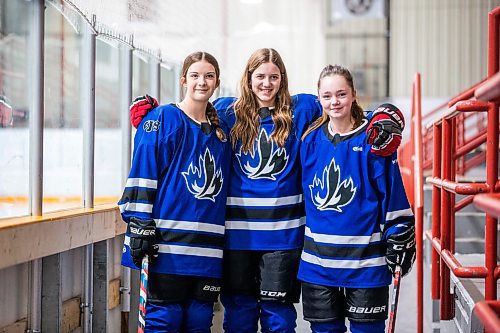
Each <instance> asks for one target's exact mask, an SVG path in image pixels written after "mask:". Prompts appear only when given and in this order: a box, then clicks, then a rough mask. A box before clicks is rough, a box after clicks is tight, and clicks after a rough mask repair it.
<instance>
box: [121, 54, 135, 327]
mask: <svg viewBox="0 0 500 333" xmlns="http://www.w3.org/2000/svg"><path fill="white" fill-rule="evenodd" d="M131 100H132V49H131V48H130V47H128V46H126V45H122V46H121V47H120V119H121V125H120V126H121V132H122V163H121V164H122V170H121V171H122V175H121V179H122V188H123V187H125V184H126V182H127V177H128V173H129V171H130V162H131V126H130V118H129V112H128V108H129V105H130V101H131ZM120 291H121V294H122V322H121V326H122V332H123V330H124V328H125V327H126V328H127V329H128V327H127V323H128V321H129V317H128V316H129V313H130V268H128V267H124V266H122V286H121V288H120Z"/></svg>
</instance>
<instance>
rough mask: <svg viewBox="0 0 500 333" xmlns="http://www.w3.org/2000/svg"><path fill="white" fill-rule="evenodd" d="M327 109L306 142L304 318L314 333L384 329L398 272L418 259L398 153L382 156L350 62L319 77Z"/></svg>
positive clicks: (302, 265)
mask: <svg viewBox="0 0 500 333" xmlns="http://www.w3.org/2000/svg"><path fill="white" fill-rule="evenodd" d="M318 97H319V100H320V103H321V106H322V108H323V115H322V117H321V118H319V119H318V120H317V121H316V122H315V123H314V124H313V125H312V126H311V127H310V128H309V129H308V130H307V131H306V133H305V134H304V136H303V141H302V143H301V147H300V159H301V164H302V188H303V191H304V201H305V209H306V216H307V221H306V227H305V241H304V249H303V251H302V255H301V261H300V268H299V274H298V277H299V279H300V280H302V281H303V283H302V300H303V311H304V318H305V319H306V320H307V321H309V322H310V323H311V329H312V331H313V332H315V333H333V332H346V330H347V328H346V326H345V318H346V317H347V318H348V319H349V322H350V330H351V332H354V333H357V332H384V329H385V320H386V318H387V314H388V285H389V284H390V283H391V271H394V269H395V267H396V266H400V268H401V274H402V275H405V274H407V273H408V271H409V270H410V268H411V265H412V263H413V260H414V257H415V235H414V226H413V225H414V218H413V213H412V211H411V209H410V206H409V204H408V200H407V198H406V194H405V191H404V188H403V184H402V181H401V176H400V173H399V168H398V165H397V157H396V154H393V155H392V156H390V157H380V156H375V155H374V154H371V153H370V146H369V145H368V144H367V143H366V127H367V125H368V120H367V119H366V118H364V116H363V110H362V109H361V108H360V106H359V105H358V104H357V101H356V91H355V89H354V84H353V79H352V76H351V74H350V73H349V71H348V70H347V69H346V68H343V67H341V66H332V65H329V66H327V67H325V68H324V69H323V71H322V72H321V75H320V77H319V81H318Z"/></svg>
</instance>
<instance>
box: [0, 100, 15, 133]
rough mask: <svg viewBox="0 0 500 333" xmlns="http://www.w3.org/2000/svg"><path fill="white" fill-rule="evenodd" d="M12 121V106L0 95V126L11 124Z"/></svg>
mask: <svg viewBox="0 0 500 333" xmlns="http://www.w3.org/2000/svg"><path fill="white" fill-rule="evenodd" d="M12 123H13V117H12V106H10V104H9V103H8V102H7V100H6V98H5V97H3V96H1V95H0V127H9V126H12Z"/></svg>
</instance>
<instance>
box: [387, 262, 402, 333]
mask: <svg viewBox="0 0 500 333" xmlns="http://www.w3.org/2000/svg"><path fill="white" fill-rule="evenodd" d="M400 286H401V267H400V266H396V269H395V270H394V284H393V288H392V299H391V312H390V314H389V329H388V330H387V332H388V333H394V330H395V328H396V314H397V312H398V303H399V288H400Z"/></svg>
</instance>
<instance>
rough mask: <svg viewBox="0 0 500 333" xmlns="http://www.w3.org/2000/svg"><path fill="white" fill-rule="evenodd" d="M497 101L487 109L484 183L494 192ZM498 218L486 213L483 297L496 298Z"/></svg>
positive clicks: (496, 163)
mask: <svg viewBox="0 0 500 333" xmlns="http://www.w3.org/2000/svg"><path fill="white" fill-rule="evenodd" d="M498 107H499V104H498V103H491V104H490V107H489V109H488V129H487V134H486V135H487V140H486V183H487V184H488V185H489V188H490V193H492V192H495V185H496V183H497V180H498V122H499V120H498ZM497 228H498V220H497V218H496V216H492V215H491V214H486V226H485V239H484V245H485V251H484V252H485V253H484V256H485V258H484V262H485V266H486V268H487V271H488V273H487V275H486V279H485V295H484V296H485V299H486V300H496V299H497V283H496V279H495V275H494V271H495V268H496V267H497V249H498V236H497Z"/></svg>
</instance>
